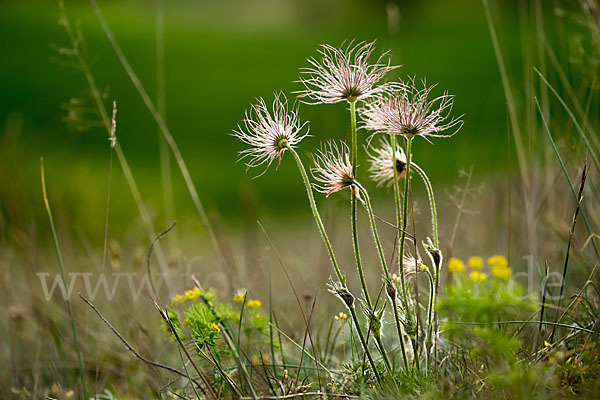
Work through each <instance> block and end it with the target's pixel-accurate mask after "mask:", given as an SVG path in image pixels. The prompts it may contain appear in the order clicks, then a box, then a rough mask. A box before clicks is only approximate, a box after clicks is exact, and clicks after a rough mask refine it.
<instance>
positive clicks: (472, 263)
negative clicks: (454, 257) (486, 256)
mask: <svg viewBox="0 0 600 400" xmlns="http://www.w3.org/2000/svg"><path fill="white" fill-rule="evenodd" d="M467 264H468V265H469V268H471V269H476V270H478V271H480V270H481V269H482V268H483V258H481V257H476V256H475V257H471V258H469V261H467Z"/></svg>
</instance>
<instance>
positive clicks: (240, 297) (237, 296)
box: [233, 290, 246, 303]
mask: <svg viewBox="0 0 600 400" xmlns="http://www.w3.org/2000/svg"><path fill="white" fill-rule="evenodd" d="M245 297H246V292H244V291H242V290H240V291H239V292H237V293H236V294H235V296H233V301H235V302H236V303H243V302H244V298H245Z"/></svg>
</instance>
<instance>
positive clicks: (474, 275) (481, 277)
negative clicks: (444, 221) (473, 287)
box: [469, 271, 487, 283]
mask: <svg viewBox="0 0 600 400" xmlns="http://www.w3.org/2000/svg"><path fill="white" fill-rule="evenodd" d="M469 279H470V280H471V281H472V282H474V283H485V282H486V281H487V275H486V274H484V273H483V272H480V271H471V273H470V274H469Z"/></svg>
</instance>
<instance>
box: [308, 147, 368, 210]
mask: <svg viewBox="0 0 600 400" xmlns="http://www.w3.org/2000/svg"><path fill="white" fill-rule="evenodd" d="M314 160H315V166H314V167H313V168H311V172H312V175H313V177H314V178H315V180H316V181H317V182H318V183H317V184H315V185H314V187H315V189H316V190H317V191H319V192H321V193H325V194H326V195H327V196H329V195H330V194H331V193H335V192H338V191H340V190H342V189H344V188H345V187H350V189H351V190H352V193H353V194H354V195H355V196H356V197H357V198H358V199H360V194H359V192H358V188H357V187H356V185H355V181H354V175H353V174H352V164H351V163H350V150H349V149H348V146H347V145H346V144H345V143H344V142H340V146H338V145H337V144H336V143H335V142H333V141H330V142H327V143H326V144H324V145H323V146H322V147H321V149H320V150H319V151H318V152H317V155H316V156H315V157H314Z"/></svg>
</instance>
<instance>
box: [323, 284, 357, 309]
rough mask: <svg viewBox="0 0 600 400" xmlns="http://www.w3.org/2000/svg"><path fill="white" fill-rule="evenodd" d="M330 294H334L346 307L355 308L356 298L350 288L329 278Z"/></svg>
mask: <svg viewBox="0 0 600 400" xmlns="http://www.w3.org/2000/svg"><path fill="white" fill-rule="evenodd" d="M327 286H328V288H329V289H328V291H329V293H333V294H334V295H335V296H337V297H338V298H339V299H340V300H342V301H343V302H344V304H345V305H346V307H348V308H352V307H354V296H353V295H352V293H350V291H349V290H348V288H347V287H346V286H344V285H342V283H341V282H336V281H334V280H333V279H331V278H329V283H328V284H327Z"/></svg>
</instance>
